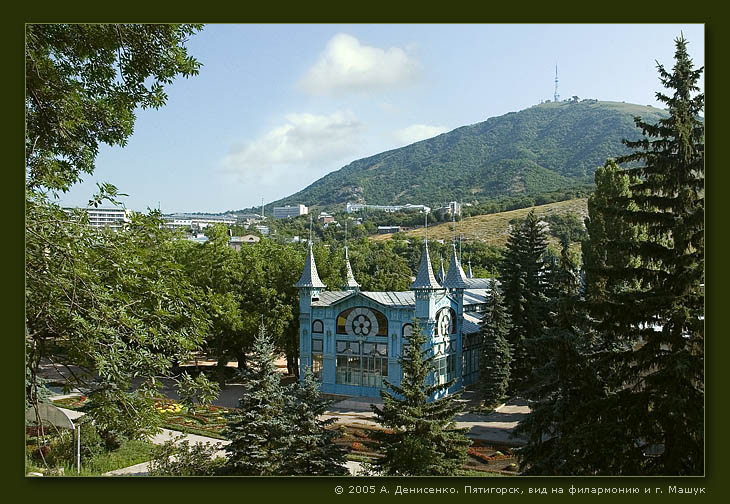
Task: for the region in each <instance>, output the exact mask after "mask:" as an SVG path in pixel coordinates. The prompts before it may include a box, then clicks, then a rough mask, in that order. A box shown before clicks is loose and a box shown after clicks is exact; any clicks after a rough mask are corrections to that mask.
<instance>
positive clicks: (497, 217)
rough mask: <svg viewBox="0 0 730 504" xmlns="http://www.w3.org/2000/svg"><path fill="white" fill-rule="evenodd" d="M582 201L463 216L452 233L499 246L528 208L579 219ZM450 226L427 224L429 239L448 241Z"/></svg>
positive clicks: (418, 234)
mask: <svg viewBox="0 0 730 504" xmlns="http://www.w3.org/2000/svg"><path fill="white" fill-rule="evenodd" d="M586 202H587V200H586V199H585V198H583V199H574V200H569V201H559V202H557V203H549V204H547V205H540V206H536V207H531V208H522V209H520V210H511V211H509V212H502V213H497V214H491V215H477V216H475V217H467V218H465V219H464V220H462V221H461V222H457V223H456V234H457V236H459V235H463V237H464V238H463V240H464V241H472V240H478V241H482V242H484V243H486V244H487V245H493V246H497V247H503V246H504V245H505V244H506V243H507V238H508V237H509V232H510V222H513V221H515V220H517V219H524V218H525V217H526V216H527V214H528V213H529V212H530V210H531V209H533V208H534V209H535V213H536V214H537V216H538V217H540V218H543V219H544V218H546V217H548V216H550V215H566V214H571V213H572V214H575V215H578V216H580V219H581V221H582V220H583V219H584V218H585V217H586V216H587V215H588V206H587V203H586ZM453 229H454V228H453V225H452V224H451V223H450V222H448V223H446V222H444V223H441V224H437V225H435V226H431V225H429V227H428V238H429V240H445V241H449V240H451V239H452V238H453V236H454V230H453ZM424 234H425V231H424V229H423V228H420V229H414V230H412V231H407V232H405V233H400V234H399V235H401V236H406V237H409V238H423V236H424ZM392 237H393V235H392V234H382V235H375V236H373V237H371V239H372V240H376V241H379V240H387V239H390V238H392ZM549 241H550V244H551V245H553V246H555V247H556V248H557V247H558V244H557V239H556V238H555V237H552V236H551V237H550V239H549Z"/></svg>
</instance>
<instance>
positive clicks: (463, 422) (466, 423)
mask: <svg viewBox="0 0 730 504" xmlns="http://www.w3.org/2000/svg"><path fill="white" fill-rule="evenodd" d="M371 404H375V405H377V406H382V404H383V401H382V399H380V398H375V397H367V398H366V397H363V398H348V399H345V400H343V401H339V402H336V403H334V404H333V405H332V407H331V408H330V411H328V412H327V414H326V415H325V417H326V418H333V417H336V418H337V419H338V420H337V423H340V424H349V425H362V426H363V427H374V426H376V425H377V423H376V422H375V420H374V418H375V413H373V411H372V410H371V408H370V405H371ZM529 413H530V408H529V406H528V405H527V401H525V400H524V399H520V398H514V399H511V400H509V401H507V403H505V404H503V405H501V406H500V407H498V408H497V409H496V410H495V411H493V412H492V413H490V414H488V415H477V414H474V413H461V414H459V415H457V416H456V417H455V418H454V420H455V423H456V425H457V427H465V428H467V429H469V433H468V436H469V437H470V438H472V439H479V440H481V441H486V442H491V443H496V444H502V445H508V446H519V445H524V444H525V440H524V439H523V438H520V437H517V436H515V435H514V429H515V427H517V424H518V423H519V422H520V421H521V420H523V419H524V418H525V417H526V416H527V415H528V414H529Z"/></svg>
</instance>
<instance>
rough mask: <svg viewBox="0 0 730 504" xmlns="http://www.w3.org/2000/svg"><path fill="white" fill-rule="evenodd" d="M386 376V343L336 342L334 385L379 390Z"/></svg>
mask: <svg viewBox="0 0 730 504" xmlns="http://www.w3.org/2000/svg"><path fill="white" fill-rule="evenodd" d="M387 376H388V344H387V343H375V342H370V343H360V342H358V341H341V340H338V341H337V360H336V370H335V383H339V384H342V385H360V386H363V387H377V388H380V387H382V386H383V378H384V377H387Z"/></svg>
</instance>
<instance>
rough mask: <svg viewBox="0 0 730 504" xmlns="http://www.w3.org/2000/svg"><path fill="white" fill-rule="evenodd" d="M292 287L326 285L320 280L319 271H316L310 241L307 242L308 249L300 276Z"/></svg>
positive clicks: (322, 287)
mask: <svg viewBox="0 0 730 504" xmlns="http://www.w3.org/2000/svg"><path fill="white" fill-rule="evenodd" d="M294 287H317V288H320V289H324V288H325V287H327V286H326V285H325V284H324V283H322V280H320V279H319V273H317V265H316V264H315V262H314V254H313V253H312V242H311V240H310V242H309V251H308V252H307V258H306V259H305V260H304V271H302V276H301V277H299V281H298V282H297V283H296V284H294Z"/></svg>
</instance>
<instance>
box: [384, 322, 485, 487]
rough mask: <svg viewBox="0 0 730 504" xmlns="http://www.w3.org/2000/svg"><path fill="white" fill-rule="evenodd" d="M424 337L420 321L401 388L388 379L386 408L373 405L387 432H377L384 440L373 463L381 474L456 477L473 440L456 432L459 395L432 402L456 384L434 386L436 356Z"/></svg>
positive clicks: (462, 431)
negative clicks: (443, 391)
mask: <svg viewBox="0 0 730 504" xmlns="http://www.w3.org/2000/svg"><path fill="white" fill-rule="evenodd" d="M425 343H426V336H425V335H424V334H423V332H422V330H421V327H420V325H419V324H418V320H417V319H416V320H414V324H413V332H412V334H411V337H410V341H409V345H408V348H407V350H405V351H404V355H403V356H402V357H401V358H400V363H401V365H402V367H403V379H402V381H401V384H400V386H396V385H393V384H392V383H389V382H387V380H386V381H385V383H386V387H387V391H385V390H383V391H381V393H380V396H381V397H382V398H383V406H382V408H381V407H378V406H375V405H373V406H372V409H373V412H374V413H375V418H376V421H377V422H378V424H379V425H380V426H381V427H383V428H384V429H387V430H385V431H373V433H372V436H373V438H374V439H375V440H377V441H379V442H380V451H381V453H382V455H383V456H382V457H381V458H378V459H377V460H376V461H375V462H374V468H375V470H376V471H377V472H378V473H379V474H384V475H390V476H395V475H400V476H446V475H454V474H455V473H456V471H457V470H458V469H460V468H461V466H462V465H463V464H464V462H465V461H466V456H467V450H468V448H469V446H470V445H471V441H470V440H469V439H468V438H467V437H466V429H460V428H457V427H456V426H455V424H454V422H453V418H454V415H456V414H457V413H459V412H460V411H461V406H460V405H459V404H458V403H457V402H456V401H457V399H458V398H459V395H458V394H452V395H448V396H445V397H442V398H440V399H434V400H430V399H432V398H433V397H434V396H435V395H436V394H437V393H438V392H440V391H442V390H445V389H447V388H448V387H450V386H451V385H453V381H452V382H449V383H445V384H435V385H430V384H429V382H430V380H429V378H430V376H432V373H433V372H434V370H433V359H434V356H433V355H429V350H424V349H423V347H424V345H425Z"/></svg>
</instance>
